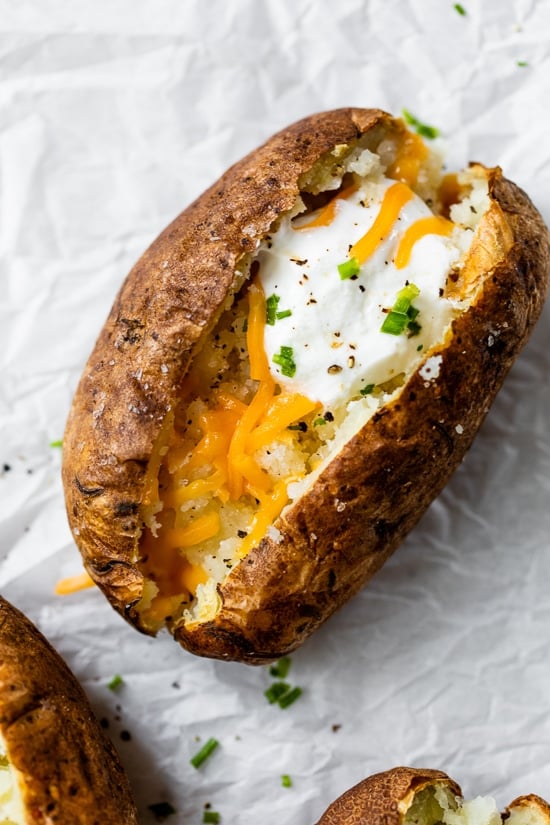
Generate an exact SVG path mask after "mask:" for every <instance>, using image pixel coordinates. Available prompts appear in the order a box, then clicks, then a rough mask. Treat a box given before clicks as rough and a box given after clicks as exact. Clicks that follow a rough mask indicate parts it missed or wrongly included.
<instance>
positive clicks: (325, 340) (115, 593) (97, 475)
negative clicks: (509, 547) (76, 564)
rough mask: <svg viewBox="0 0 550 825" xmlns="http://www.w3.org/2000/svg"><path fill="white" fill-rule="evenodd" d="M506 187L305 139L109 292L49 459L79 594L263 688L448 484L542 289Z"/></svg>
mask: <svg viewBox="0 0 550 825" xmlns="http://www.w3.org/2000/svg"><path fill="white" fill-rule="evenodd" d="M549 260H550V256H549V245H548V234H547V230H546V228H545V226H544V224H543V221H542V219H541V217H540V215H539V214H538V212H537V211H536V209H535V208H534V207H533V205H532V204H531V202H530V200H529V199H528V197H527V196H526V195H525V194H524V193H523V192H522V191H521V190H520V189H519V188H518V187H517V186H515V185H514V184H513V183H511V182H510V181H508V180H506V179H505V178H504V177H503V175H502V173H501V170H500V169H499V168H494V169H487V168H485V167H484V166H482V165H480V164H477V163H476V164H473V165H471V166H470V168H468V169H466V170H465V171H463V172H460V173H459V174H456V175H443V174H442V167H441V160H440V158H439V156H438V155H437V153H435V152H433V151H430V150H429V149H428V148H427V146H426V145H425V144H424V143H423V142H422V140H421V139H420V138H419V137H418V136H417V135H416V134H412V133H411V132H409V131H408V130H407V128H406V127H405V125H404V124H403V123H402V121H400V120H398V119H394V118H393V117H391V116H390V115H388V114H386V113H385V112H382V111H379V110H370V109H340V110H337V111H332V112H325V113H322V114H318V115H314V116H312V117H308V118H306V119H305V120H302V121H300V122H298V123H295V124H294V125H292V126H290V127H288V128H287V129H284V130H283V131H282V132H280V133H278V134H276V135H275V136H274V137H272V138H271V139H270V140H268V141H267V143H265V144H264V145H263V146H261V147H260V148H258V149H256V150H255V151H254V152H252V153H251V154H250V155H248V156H247V157H245V158H244V159H243V160H242V161H240V162H239V163H237V164H236V165H235V166H233V167H232V168H231V169H229V171H228V172H226V173H225V174H224V175H223V176H222V178H220V180H219V181H218V182H217V183H215V184H214V185H213V186H212V187H211V188H210V189H208V190H207V191H206V192H205V193H204V194H203V195H202V196H201V197H199V198H198V200H196V201H195V202H194V203H193V204H192V205H191V206H190V207H189V208H188V209H186V210H185V211H184V212H183V213H182V214H181V215H180V216H179V217H178V218H176V220H175V221H174V222H173V223H172V224H171V225H170V226H169V227H168V228H167V229H166V230H165V231H164V232H163V233H162V234H161V235H160V237H159V238H158V239H157V240H156V241H155V242H154V243H153V244H152V245H151V247H150V248H149V249H148V250H147V252H146V253H145V254H144V256H143V257H142V258H141V260H140V261H138V263H137V264H136V266H135V267H134V269H133V270H132V271H131V272H130V274H129V275H128V277H127V279H126V281H125V282H124V284H123V286H122V288H121V290H120V292H119V294H118V297H117V298H116V301H115V303H114V306H113V308H112V311H111V314H110V315H109V318H108V320H107V322H106V324H105V327H104V329H103V331H102V332H101V335H100V337H99V340H98V342H97V344H96V346H95V349H94V351H93V353H92V355H91V357H90V359H89V361H88V364H87V366H86V369H85V371H84V375H83V377H82V379H81V381H80V384H79V387H78V389H77V392H76V395H75V399H74V403H73V406H72V411H71V413H70V417H69V420H68V424H67V430H66V433H65V438H64V450H63V459H64V466H63V477H64V487H65V493H66V503H67V510H68V516H69V520H70V524H71V527H72V530H73V535H74V537H75V540H76V542H77V544H78V545H79V547H80V550H81V552H82V555H83V558H84V564H85V566H86V569H87V570H88V572H89V573H90V575H91V577H92V578H93V579H94V581H95V582H97V584H98V585H99V586H100V588H101V589H102V590H103V591H104V593H105V594H106V595H107V597H108V599H109V600H110V602H111V603H112V605H113V606H114V607H115V608H116V609H117V610H118V611H119V612H120V613H121V614H122V615H124V616H125V617H126V618H127V619H128V620H129V621H130V622H132V623H133V624H134V625H135V626H136V627H138V628H139V629H140V630H142V631H144V632H146V633H150V634H155V633H157V631H158V630H159V629H160V628H162V627H164V626H167V627H168V628H169V629H170V631H171V632H172V633H173V635H174V637H175V638H176V639H177V640H178V641H179V642H180V643H181V644H182V645H183V646H184V647H185V648H187V649H189V650H191V651H193V652H194V653H198V654H200V655H205V656H212V657H217V658H224V659H236V660H241V661H245V662H249V663H261V662H265V661H267V660H270V659H274V658H277V657H279V656H280V655H282V654H284V653H287V652H289V651H291V650H293V649H294V648H296V647H297V646H298V645H300V644H301V643H302V642H303V641H304V640H305V639H306V638H307V637H308V635H309V634H310V633H312V632H313V631H314V630H315V629H316V628H317V627H319V625H320V624H321V623H322V622H324V621H325V620H326V619H327V618H328V617H329V616H330V615H331V613H333V612H334V611H335V610H336V609H337V608H338V607H339V606H341V605H342V604H343V603H344V602H345V601H347V600H348V599H349V598H350V597H351V596H353V595H354V594H355V593H356V592H357V591H358V590H359V589H360V588H361V587H362V586H363V584H364V583H365V582H366V581H367V580H368V579H369V578H370V577H371V576H372V575H373V574H374V573H375V572H376V571H377V570H378V569H379V568H380V567H381V566H382V564H383V563H384V561H385V560H386V559H387V558H388V556H389V555H390V554H391V553H392V552H393V550H395V548H396V547H397V546H398V544H399V543H400V542H401V540H402V539H403V537H404V536H405V535H406V534H407V532H408V531H409V530H410V529H411V528H412V527H413V526H414V524H415V523H416V522H417V521H418V519H419V518H420V516H421V515H422V514H423V512H424V511H425V510H426V508H427V506H428V505H429V503H430V502H431V501H432V499H433V498H434V497H435V496H436V495H437V494H438V493H439V491H440V490H441V489H442V487H443V486H444V484H445V483H446V481H447V480H448V478H449V476H450V475H451V473H452V472H453V470H454V469H455V468H456V466H457V465H458V464H459V463H460V461H461V460H462V458H463V456H464V454H465V452H466V450H467V449H468V447H469V446H470V444H471V442H472V439H473V437H474V435H475V433H476V431H477V429H478V428H479V426H480V424H481V421H482V420H483V418H484V416H485V414H486V412H487V410H488V408H489V405H490V403H491V401H492V399H493V397H494V396H495V394H496V392H497V390H498V389H499V387H500V385H501V382H502V380H503V378H504V376H505V374H506V372H507V371H508V369H509V367H510V365H511V364H512V361H513V359H514V358H515V356H516V355H517V353H518V352H519V350H520V349H521V347H522V346H523V344H524V343H525V341H526V339H527V336H528V335H529V332H530V330H531V328H532V326H533V324H534V322H535V320H536V318H537V317H538V315H539V312H540V310H541V306H542V303H543V300H544V296H545V293H546V289H547V280H548V270H549Z"/></svg>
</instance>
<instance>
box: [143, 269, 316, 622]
mask: <svg viewBox="0 0 550 825" xmlns="http://www.w3.org/2000/svg"><path fill="white" fill-rule="evenodd" d="M248 303H249V312H248V328H247V349H248V355H249V364H250V377H251V379H252V380H254V381H257V382H258V386H257V389H256V392H255V393H254V395H253V397H252V399H251V400H250V403H248V404H245V403H243V402H242V401H240V400H239V399H238V398H236V397H235V396H234V395H232V394H231V393H229V392H227V391H224V390H220V391H218V392H216V393H215V395H214V397H213V401H214V404H213V406H211V407H209V408H206V409H204V410H203V411H202V412H200V414H199V415H198V421H197V424H198V430H199V433H200V436H199V438H198V441H197V443H196V444H195V446H194V447H193V448H192V449H191V450H190V449H189V442H188V441H187V442H186V441H185V440H182V437H181V436H179V435H177V434H176V433H175V432H174V434H173V436H172V440H171V442H170V443H169V444H168V449H166V448H165V449H164V450H163V451H162V452H160V451H159V454H158V455H156V454H155V456H154V460H155V466H157V467H158V472H160V469H161V467H162V468H164V469H163V473H164V475H163V482H162V484H160V483H159V481H158V479H157V480H156V482H155V483H156V487H155V484H154V483H151V484H150V492H149V495H150V498H151V503H152V506H153V505H154V501H153V493H154V491H155V489H157V490H158V501H159V502H161V505H162V507H161V510H160V512H158V514H157V517H156V518H157V521H158V522H159V523H158V526H157V528H156V530H157V533H158V535H153V533H152V532H151V531H150V530H146V531H145V535H144V538H143V540H142V556H143V559H144V560H143V562H142V569H143V570H144V572H145V574H146V575H147V576H149V577H150V578H152V579H153V581H154V582H155V583H156V585H157V587H158V590H159V592H158V594H157V595H156V596H154V597H153V599H152V600H151V604H150V605H149V606H148V607H147V608H146V609H145V610H144V614H145V615H147V617H148V618H150V619H151V620H153V621H157V620H161V619H162V617H163V616H164V615H170V614H171V612H172V611H173V609H174V603H175V597H176V596H178V595H182V596H183V597H184V601H185V599H186V597H187V594H190V595H191V596H193V595H195V594H196V591H197V588H198V587H199V585H201V584H205V583H206V582H207V581H208V575H207V573H206V572H205V570H204V569H203V568H202V567H201V565H199V564H194V563H191V562H190V561H189V559H188V558H186V554H185V551H186V550H187V549H188V548H192V547H197V546H198V545H200V544H202V543H203V542H205V541H208V540H209V539H212V538H215V537H216V536H217V535H218V534H219V532H220V529H221V517H220V511H219V508H220V506H222V505H223V504H225V503H227V502H228V501H229V500H230V499H231V500H233V501H237V500H239V499H240V498H241V497H243V496H250V497H251V498H253V499H255V500H256V503H257V508H256V510H255V513H254V516H253V518H252V521H251V525H250V528H249V530H248V534H247V536H246V538H245V539H244V540H243V541H242V544H241V546H240V548H239V556H240V557H242V556H244V555H246V553H247V552H248V551H249V550H250V548H251V547H252V546H253V545H254V544H257V543H258V542H259V541H260V540H261V538H262V537H263V536H264V535H265V533H266V531H267V529H268V528H269V526H270V525H271V524H272V523H273V521H274V520H275V519H276V518H277V516H278V515H279V514H280V513H281V510H282V509H283V507H284V506H285V504H286V503H287V501H288V495H287V484H288V481H276V482H274V481H272V480H271V478H270V476H269V475H268V473H267V472H266V471H265V470H264V469H263V468H262V467H261V466H260V465H259V464H258V462H257V461H256V459H255V457H254V454H255V453H256V451H257V450H259V449H261V448H262V447H266V446H267V445H268V444H270V443H272V442H273V441H274V440H276V439H277V437H279V436H281V434H282V433H283V431H285V430H286V428H287V427H288V426H289V425H290V424H292V423H293V422H294V421H297V420H298V419H301V418H304V417H305V416H307V415H309V414H310V413H311V412H313V411H314V410H315V409H316V408H317V407H318V406H319V404H318V403H317V402H315V401H311V400H310V399H308V398H306V397H305V396H303V395H300V394H298V393H288V392H280V393H279V394H278V395H276V394H275V393H276V390H277V387H276V384H275V380H274V378H273V376H272V374H271V371H270V369H269V362H268V358H267V354H266V351H265V346H264V334H265V324H266V300H265V295H264V292H263V289H262V287H261V284H260V283H259V282H256V281H254V282H252V283H251V285H250V287H249V290H248ZM191 382H195V383H196V376H195V377H192V378H191ZM187 390H188V382H187V379H186V389H185V397H186V398H187V397H188V395H189V393H188V391H187ZM197 391H198V392H200V390H198V389H197ZM286 437H288V436H286ZM166 442H167V439H165V441H164V443H165V444H166ZM205 498H206V499H207V500H208V499H210V501H211V502H212V504H210V503H208V504H207V511H206V512H204V510H203V514H202V515H200V514H199V515H198V516H196V517H195V518H194V519H193V520H192V521H189V512H188V508H189V505H190V504H191V510H192V509H193V508H192V503H193V502H194V501H196V500H200V499H203V500H204V499H205ZM212 505H213V506H212ZM201 507H204V504H203V505H201ZM157 509H158V508H157ZM199 513H200V511H199Z"/></svg>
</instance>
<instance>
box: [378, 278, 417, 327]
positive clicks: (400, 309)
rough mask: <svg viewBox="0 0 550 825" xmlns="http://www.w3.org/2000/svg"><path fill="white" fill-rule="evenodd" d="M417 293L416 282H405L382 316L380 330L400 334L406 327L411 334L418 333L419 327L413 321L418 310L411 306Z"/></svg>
mask: <svg viewBox="0 0 550 825" xmlns="http://www.w3.org/2000/svg"><path fill="white" fill-rule="evenodd" d="M417 295H420V290H419V289H418V287H417V286H416V284H406V285H405V286H404V287H403V289H400V290H399V292H398V293H397V296H396V298H395V302H394V305H393V306H392V308H391V310H390V311H389V312H388V314H387V315H386V317H385V318H384V323H383V324H382V326H381V327H380V332H386V333H388V334H389V335H401V333H402V332H403V331H404V330H405V329H406V328H407V329H409V331H410V334H411V335H418V333H419V332H420V329H421V327H420V325H419V324H418V323H417V322H416V321H415V318H416V316H417V315H418V312H419V310H418V309H417V308H416V307H413V306H411V304H412V301H413V300H414V299H415V298H416V297H417Z"/></svg>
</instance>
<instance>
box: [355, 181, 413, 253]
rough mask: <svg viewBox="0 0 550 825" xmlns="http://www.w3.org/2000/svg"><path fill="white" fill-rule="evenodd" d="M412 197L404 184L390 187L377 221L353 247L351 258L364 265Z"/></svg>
mask: <svg viewBox="0 0 550 825" xmlns="http://www.w3.org/2000/svg"><path fill="white" fill-rule="evenodd" d="M412 197H413V191H412V189H409V187H408V186H405V184H404V183H394V184H393V185H392V186H390V187H389V189H387V190H386V192H385V194H384V198H383V200H382V205H381V207H380V212H379V213H378V215H377V216H376V220H375V221H374V223H373V224H372V226H371V227H370V229H369V230H368V231H367V232H365V234H364V235H363V236H362V237H361V238H359V240H358V241H357V243H355V244H354V245H353V246H352V247H351V249H350V251H349V257H350V258H356V259H357V260H358V261H359V263H360V264H364V263H365V261H366V260H367V258H369V257H370V256H371V255H372V253H373V252H374V251H375V249H376V248H377V246H378V245H379V244H380V242H381V241H382V240H383V239H384V238H385V237H386V236H387V235H388V234H389V233H390V231H391V228H392V226H393V224H394V223H395V221H396V220H397V218H398V217H399V213H400V212H401V210H402V208H403V207H404V206H405V204H406V203H408V201H410V200H411V198H412Z"/></svg>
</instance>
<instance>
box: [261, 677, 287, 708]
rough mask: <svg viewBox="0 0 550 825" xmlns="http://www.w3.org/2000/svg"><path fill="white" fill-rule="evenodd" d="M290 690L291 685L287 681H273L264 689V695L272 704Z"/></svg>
mask: <svg viewBox="0 0 550 825" xmlns="http://www.w3.org/2000/svg"><path fill="white" fill-rule="evenodd" d="M289 691H290V685H289V684H287V683H286V682H273V684H272V685H270V686H269V687H268V689H267V690H265V691H264V696H265V698H266V699H267V701H268V702H269V704H270V705H274V704H275V702H278V701H279V699H280V698H281V696H284V695H285V693H288V692H289Z"/></svg>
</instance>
